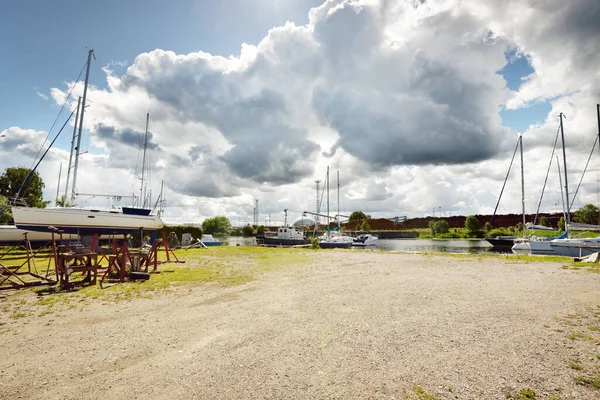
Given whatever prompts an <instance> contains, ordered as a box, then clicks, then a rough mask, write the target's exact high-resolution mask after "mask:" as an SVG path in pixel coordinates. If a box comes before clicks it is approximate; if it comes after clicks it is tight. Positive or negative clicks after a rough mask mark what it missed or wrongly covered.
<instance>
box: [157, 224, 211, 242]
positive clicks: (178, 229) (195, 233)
mask: <svg viewBox="0 0 600 400" xmlns="http://www.w3.org/2000/svg"><path fill="white" fill-rule="evenodd" d="M163 232H165V233H166V236H167V238H168V237H169V233H170V232H175V234H176V235H177V237H178V238H179V240H181V235H182V234H184V233H191V234H192V237H193V238H195V239H200V238H201V237H202V229H201V228H200V227H199V226H185V225H179V226H165V227H164V228H162V229H160V230H159V231H158V236H159V237H160V236H161V235H162V233H163Z"/></svg>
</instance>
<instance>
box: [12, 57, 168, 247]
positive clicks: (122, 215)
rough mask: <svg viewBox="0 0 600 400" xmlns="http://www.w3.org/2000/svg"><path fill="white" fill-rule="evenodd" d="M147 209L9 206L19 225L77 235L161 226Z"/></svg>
mask: <svg viewBox="0 0 600 400" xmlns="http://www.w3.org/2000/svg"><path fill="white" fill-rule="evenodd" d="M93 56H94V50H89V52H88V57H87V68H86V75H85V83H84V88H83V97H82V98H81V104H80V105H81V108H80V110H81V111H80V112H81V114H80V118H79V127H78V135H77V145H76V146H75V162H74V164H75V165H74V168H73V183H72V195H71V204H74V203H75V200H76V196H77V172H78V167H79V163H78V159H79V153H80V151H79V150H80V146H81V136H82V133H83V120H84V115H85V103H86V98H87V87H88V83H89V75H90V66H91V61H92V57H93ZM94 59H95V56H94ZM78 109H79V107H78ZM73 142H74V141H73ZM72 147H73V146H72ZM40 161H41V160H40ZM38 164H39V163H38ZM36 167H37V166H36ZM149 211H150V210H148V212H147V213H146V212H145V211H144V214H141V213H139V212H130V210H127V209H126V208H123V210H122V212H115V211H99V210H89V209H81V208H72V207H68V208H56V209H47V208H32V207H18V206H13V207H12V212H13V218H14V221H15V225H16V226H17V228H19V229H25V230H30V231H38V232H49V230H50V229H57V230H61V231H63V232H64V233H75V234H80V235H93V234H119V233H130V232H139V231H140V230H146V231H154V230H158V229H160V228H162V227H163V222H162V220H161V219H160V217H158V216H154V215H149V214H150V212H149Z"/></svg>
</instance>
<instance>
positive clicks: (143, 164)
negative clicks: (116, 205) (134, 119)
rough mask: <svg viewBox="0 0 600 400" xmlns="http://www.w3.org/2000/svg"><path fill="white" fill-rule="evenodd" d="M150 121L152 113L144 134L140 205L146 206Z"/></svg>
mask: <svg viewBox="0 0 600 400" xmlns="http://www.w3.org/2000/svg"><path fill="white" fill-rule="evenodd" d="M149 122H150V113H146V134H145V135H144V153H143V157H142V184H141V186H140V207H141V208H145V207H146V195H145V194H144V193H143V191H144V171H145V170H146V148H147V147H148V123H149Z"/></svg>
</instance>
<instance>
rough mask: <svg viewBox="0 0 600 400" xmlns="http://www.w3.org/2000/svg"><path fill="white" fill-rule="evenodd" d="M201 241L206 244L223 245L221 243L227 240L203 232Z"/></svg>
mask: <svg viewBox="0 0 600 400" xmlns="http://www.w3.org/2000/svg"><path fill="white" fill-rule="evenodd" d="M200 241H201V242H202V244H203V245H205V246H221V245H223V244H225V242H223V241H222V240H219V239H217V238H215V237H214V236H213V235H211V234H209V233H205V234H202V238H200Z"/></svg>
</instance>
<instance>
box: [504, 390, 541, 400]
mask: <svg viewBox="0 0 600 400" xmlns="http://www.w3.org/2000/svg"><path fill="white" fill-rule="evenodd" d="M505 397H506V398H507V399H512V400H536V399H537V396H536V394H535V392H534V391H533V390H531V389H521V391H520V392H519V393H510V392H509V393H506V394H505Z"/></svg>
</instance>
